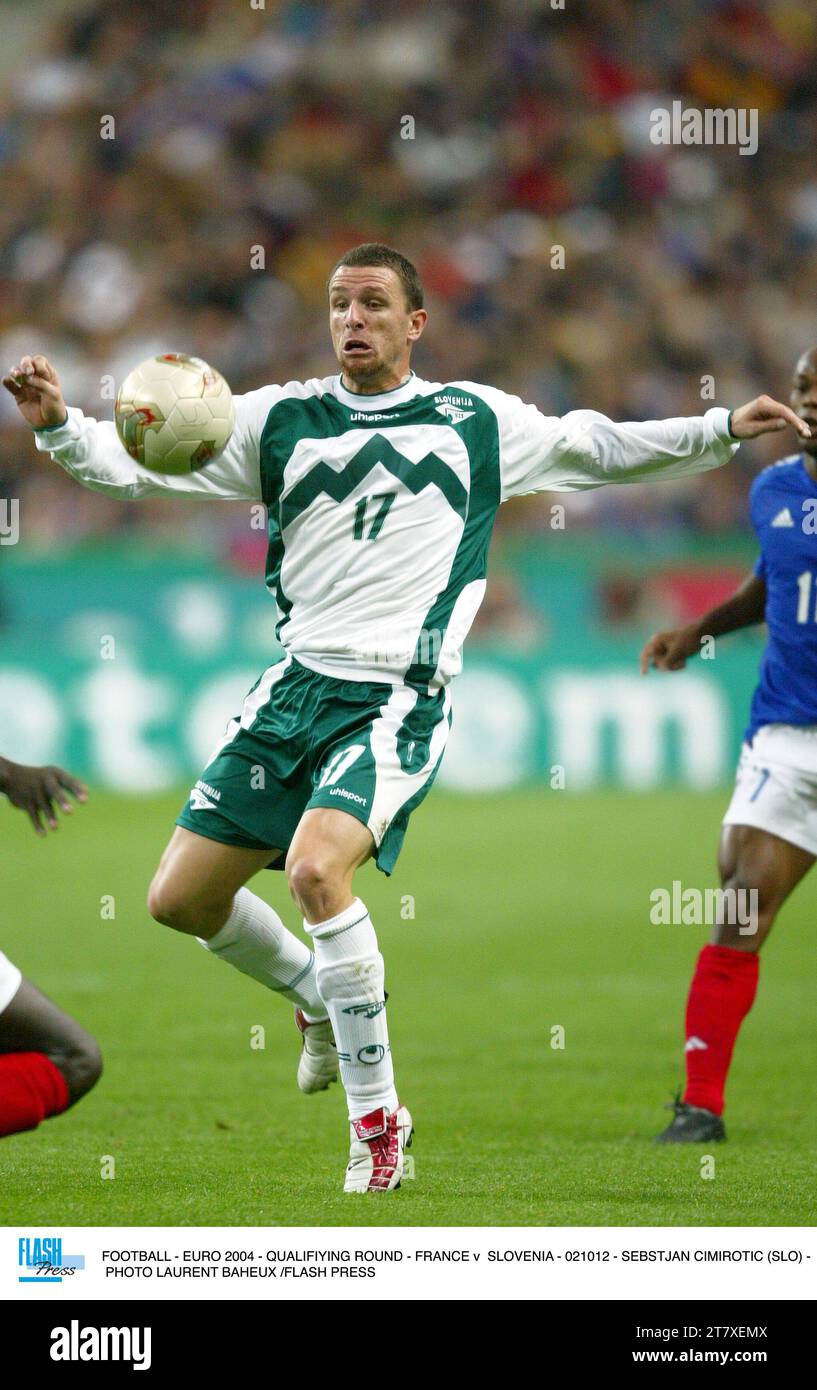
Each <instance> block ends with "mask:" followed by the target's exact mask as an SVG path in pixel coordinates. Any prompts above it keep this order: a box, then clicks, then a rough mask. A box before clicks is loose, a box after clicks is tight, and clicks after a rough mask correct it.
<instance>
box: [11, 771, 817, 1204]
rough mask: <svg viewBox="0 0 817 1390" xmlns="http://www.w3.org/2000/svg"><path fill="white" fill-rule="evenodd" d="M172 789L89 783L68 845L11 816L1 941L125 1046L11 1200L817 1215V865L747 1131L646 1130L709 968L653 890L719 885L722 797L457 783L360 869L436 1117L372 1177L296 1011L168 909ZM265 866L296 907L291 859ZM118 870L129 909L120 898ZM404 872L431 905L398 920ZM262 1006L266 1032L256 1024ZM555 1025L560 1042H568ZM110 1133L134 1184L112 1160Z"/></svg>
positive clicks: (792, 926) (746, 1081) (289, 908)
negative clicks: (372, 1185)
mask: <svg viewBox="0 0 817 1390" xmlns="http://www.w3.org/2000/svg"><path fill="white" fill-rule="evenodd" d="M179 804H180V797H178V796H162V797H153V798H149V799H147V800H145V799H139V800H135V799H128V798H125V797H118V796H114V795H108V794H103V793H100V792H96V793H94V795H93V798H92V800H91V801H90V802H89V804H88V805H87V806H86V807H84V808H82V809H80V810H78V811H77V813H76V814H75V816H74V817H73V819H72V820H71V821H68V822H67V823H64V824H63V826H62V828H61V829H60V831H59V832H58V833H57V834H56V835H54V836H50V837H49V839H48V840H47V841H45V842H40V841H38V840H37V839H36V838H35V837H34V835H33V833H32V832H31V830H30V828H29V827H28V825H27V822H26V821H25V819H24V818H23V817H22V816H21V815H20V814H19V813H18V812H14V811H12V810H11V809H10V808H8V807H3V808H2V809H1V810H0V828H1V831H2V836H3V845H4V849H5V851H6V853H5V855H4V859H5V865H6V873H5V883H4V887H5V911H4V924H3V930H2V939H1V940H0V945H2V947H3V949H4V950H5V951H6V953H7V954H8V955H9V956H10V957H11V958H12V959H13V960H16V961H17V963H18V964H19V965H20V966H21V967H22V969H23V970H24V972H25V973H26V974H27V975H29V976H30V978H32V979H33V980H34V981H35V982H36V983H37V984H39V986H40V987H41V988H42V989H44V990H45V991H46V993H48V994H50V995H52V996H53V997H54V998H55V999H56V1000H57V1001H58V1002H59V1003H60V1004H61V1005H62V1006H63V1007H64V1008H66V1009H68V1010H69V1011H70V1012H72V1013H73V1014H74V1015H75V1016H76V1017H77V1018H79V1019H80V1020H81V1021H82V1022H83V1023H84V1024H85V1025H86V1026H87V1027H88V1028H90V1029H91V1031H93V1032H94V1033H95V1034H96V1036H97V1037H98V1038H99V1040H100V1042H101V1044H102V1048H103V1052H104V1055H105V1062H106V1071H105V1075H104V1076H103V1078H102V1081H101V1082H100V1084H99V1086H98V1087H97V1089H96V1090H95V1091H94V1092H93V1093H92V1094H91V1095H90V1096H88V1097H87V1098H86V1099H85V1100H84V1101H82V1102H81V1103H80V1104H79V1105H78V1106H77V1107H76V1108H75V1109H74V1110H72V1111H71V1112H70V1113H69V1114H67V1115H65V1116H63V1117H61V1118H58V1119H55V1120H51V1121H48V1122H47V1123H46V1124H44V1125H43V1126H41V1127H40V1129H39V1130H37V1131H36V1132H34V1133H31V1134H26V1135H19V1136H14V1137H12V1138H7V1139H4V1140H2V1142H0V1222H2V1223H5V1224H19V1225H28V1226H53V1225H112V1226H127V1225H215V1226H218V1225H261V1226H268V1225H273V1226H278V1225H296V1226H297V1225H304V1226H310V1225H315V1226H332V1225H349V1224H354V1225H372V1226H387V1225H399V1226H404V1225H418V1226H424V1225H429V1226H435V1225H450V1226H457V1225H518V1226H526V1225H530V1226H547V1225H554V1226H565V1225H566V1226H570V1225H625V1226H626V1225H633V1226H637V1225H658V1226H661V1225H691V1226H695V1225H747V1226H752V1225H781V1226H787V1225H792V1226H797V1225H811V1224H814V1204H813V1194H812V1169H813V1153H814V1150H815V1146H817V1116H815V1113H814V1109H813V1107H812V1106H811V1105H810V1104H809V1103H808V1092H809V1089H810V1081H811V1077H812V1072H813V1067H814V1060H815V1058H814V1028H813V1007H812V1000H811V996H812V992H813V990H812V980H811V961H812V956H813V943H812V939H811V932H812V930H813V928H812V924H811V922H810V917H811V911H810V907H811V903H812V902H813V893H814V888H813V886H812V884H811V883H810V882H809V880H808V879H807V880H806V881H805V883H804V884H803V885H801V887H800V888H799V889H798V891H797V893H796V894H795V896H794V898H793V899H792V901H791V902H790V904H789V905H788V906H787V907H786V908H785V909H784V913H783V915H782V920H781V921H780V922H779V923H778V925H777V927H776V929H775V932H774V933H773V936H772V939H771V941H770V942H769V943H768V945H767V947H766V949H765V951H764V961H763V965H762V968H761V985H760V991H759V994H758V1001H757V1004H756V1006H755V1009H754V1010H753V1012H752V1014H751V1015H750V1016H749V1018H748V1019H747V1020H746V1023H745V1024H744V1028H743V1030H742V1035H741V1038H740V1040H739V1043H738V1048H737V1053H736V1060H735V1064H734V1066H733V1076H732V1081H731V1084H730V1088H729V1092H728V1101H729V1104H728V1108H727V1115H726V1121H727V1130H728V1133H729V1142H728V1143H727V1144H725V1145H720V1146H718V1145H716V1146H713V1147H712V1149H711V1150H703V1149H702V1148H701V1147H699V1146H696V1147H692V1148H669V1149H663V1148H657V1147H655V1146H654V1145H652V1144H651V1142H650V1141H651V1139H652V1137H653V1135H654V1134H655V1133H656V1132H657V1131H658V1129H660V1128H663V1126H664V1124H665V1123H667V1120H668V1115H667V1114H666V1113H665V1112H664V1111H663V1110H662V1105H663V1103H664V1102H666V1101H667V1100H668V1099H669V1098H670V1096H671V1093H672V1091H673V1089H674V1087H675V1085H676V1084H677V1082H678V1081H679V1080H680V1077H681V1075H682V1058H681V1041H682V1021H683V1009H684V1001H685V996H686V990H687V986H688V983H689V977H690V973H691V970H692V966H693V962H694V958H695V955H696V953H697V951H698V949H699V946H700V945H701V944H702V942H703V941H704V940H705V939H706V937H707V934H708V933H707V931H706V929H705V928H698V927H682V926H675V927H657V926H653V925H651V924H650V921H649V908H650V901H649V894H650V892H651V891H652V889H653V888H656V887H670V886H671V884H672V881H673V879H676V878H677V879H680V880H681V881H682V883H683V884H684V886H685V887H686V886H694V887H701V888H703V887H707V886H709V887H711V886H714V885H715V883H716V879H715V876H714V859H715V848H716V841H717V834H718V826H719V820H720V816H721V814H722V811H723V807H724V805H725V795H724V794H697V793H690V792H682V791H665V792H660V793H656V794H649V795H632V796H627V795H621V794H618V793H615V792H601V793H593V794H590V795H585V796H575V797H573V796H570V795H568V794H567V793H564V792H552V791H548V790H542V791H539V790H530V791H523V792H514V793H509V794H502V795H493V796H481V797H479V798H461V797H456V796H453V795H451V794H447V793H443V792H437V793H435V794H434V795H433V796H432V797H431V799H430V800H429V802H428V803H427V804H426V805H425V806H424V807H423V808H422V809H421V810H420V811H419V813H418V814H417V815H416V816H415V817H414V819H413V822H412V825H411V828H410V830H409V834H408V837H407V841H406V847H405V850H404V852H403V855H402V857H401V859H400V861H399V863H398V866H397V870H396V872H395V875H394V877H393V878H392V879H391V880H387V879H386V878H385V877H384V876H383V875H381V874H379V873H377V871H376V870H375V869H374V868H373V867H372V866H367V867H366V869H364V871H363V872H362V874H361V875H360V881H359V884H358V891H359V892H360V894H361V896H362V897H363V898H364V900H365V901H366V903H367V904H368V906H369V907H370V910H371V912H372V915H373V919H374V922H375V925H376V928H377V930H378V934H379V938H380V943H381V948H382V949H383V952H384V955H385V958H386V970H387V987H388V989H389V992H390V1001H389V1019H390V1029H391V1035H392V1044H393V1049H394V1055H395V1066H396V1074H397V1082H398V1088H399V1091H400V1095H401V1099H404V1100H405V1101H406V1103H407V1104H408V1105H409V1107H410V1109H411V1110H412V1113H413V1115H414V1118H415V1123H416V1126H417V1136H416V1140H415V1145H414V1148H413V1153H414V1155H415V1160H416V1172H417V1177H416V1181H414V1182H406V1183H404V1184H403V1187H402V1189H401V1190H400V1192H398V1193H396V1194H394V1196H389V1197H372V1198H357V1197H347V1196H345V1195H344V1194H343V1193H342V1191H341V1187H342V1180H343V1170H344V1165H345V1161H346V1153H347V1138H346V1126H345V1111H344V1105H343V1097H342V1094H341V1092H340V1088H339V1087H332V1089H331V1091H330V1092H328V1093H325V1094H321V1095H317V1096H311V1097H304V1096H301V1095H300V1093H299V1092H298V1090H297V1089H296V1086H295V1068H296V1065H297V1058H298V1051H299V1038H298V1035H297V1033H296V1031H295V1028H294V1025H293V1022H292V1016H291V1009H290V1008H289V1006H287V1005H285V1004H283V1003H282V1001H281V1000H280V999H278V998H276V997H274V996H273V995H271V994H269V993H267V992H266V991H264V990H263V989H262V988H261V987H260V986H259V985H257V984H255V983H254V982H253V981H251V980H248V979H246V978H245V977H243V976H240V975H238V974H237V973H235V972H234V971H231V970H229V969H228V968H226V967H225V966H223V965H222V964H221V963H219V962H217V961H214V960H212V959H210V958H208V956H207V955H206V954H205V952H204V951H203V950H202V949H201V948H200V947H199V946H197V945H196V943H195V942H194V941H192V940H190V939H187V938H184V937H181V936H178V935H177V934H175V933H173V932H171V931H168V930H167V929H165V928H162V927H159V926H157V925H155V924H154V923H152V922H151V921H150V919H149V917H148V915H147V911H146V909H145V906H144V900H145V891H146V887H147V883H148V881H149V878H150V876H151V873H152V871H153V867H154V864H155V862H156V860H157V859H158V856H159V854H160V852H161V849H162V848H163V845H164V843H165V841H166V839H167V838H168V836H169V833H170V830H171V828H172V823H173V819H174V817H175V814H176V811H177V809H178V806H179ZM253 888H254V890H255V891H260V892H261V893H262V894H263V895H264V896H267V897H268V898H269V899H270V901H272V902H273V903H274V905H275V906H276V907H277V908H278V910H279V911H280V912H281V914H282V916H283V917H284V920H285V921H286V922H287V924H288V925H289V926H290V927H291V928H292V929H295V930H297V928H298V918H297V913H296V911H295V909H294V907H293V905H292V903H291V901H290V899H289V897H288V894H287V891H286V886H285V883H284V880H283V877H282V876H281V875H279V874H272V873H268V874H262V875H259V876H258V878H256V879H255V880H254V882H253ZM105 894H113V896H114V899H115V909H116V917H115V920H113V921H109V920H104V919H103V918H101V916H100V900H101V898H102V896H103V895H105ZM408 894H410V895H412V897H413V900H414V912H415V916H414V919H413V920H411V919H408V920H407V919H404V918H403V917H401V909H403V910H405V904H404V895H408ZM257 1024H263V1026H264V1028H265V1030H266V1039H265V1041H266V1046H265V1048H264V1049H263V1050H253V1049H252V1048H251V1047H250V1036H251V1029H252V1027H253V1026H254V1025H257ZM557 1025H558V1026H561V1027H562V1028H564V1030H565V1046H564V1048H563V1049H554V1048H552V1047H551V1037H552V1034H551V1030H552V1028H554V1027H555V1026H557ZM806 1080H807V1081H808V1083H809V1085H804V1081H806ZM704 1152H712V1153H714V1156H715V1177H714V1179H713V1180H706V1179H703V1178H702V1177H701V1168H700V1160H701V1155H702V1153H704ZM103 1155H113V1157H114V1158H115V1160H116V1177H115V1179H113V1180H107V1181H106V1180H103V1179H102V1178H101V1177H100V1165H101V1160H102V1157H103Z"/></svg>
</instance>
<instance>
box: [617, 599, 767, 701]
mask: <svg viewBox="0 0 817 1390" xmlns="http://www.w3.org/2000/svg"><path fill="white" fill-rule="evenodd" d="M765 610H766V584H765V581H764V580H763V579H761V578H760V577H759V576H758V575H756V574H750V575H749V577H748V579H745V580H744V581H743V583H742V584H741V586H740V588H739V589H738V590H737V592H736V593H734V594H733V595H732V597H731V598H728V599H727V600H726V602H725V603H719V604H718V605H717V607H716V608H710V610H709V612H708V613H704V615H703V617H702V618H698V620H697V621H696V622H694V623H687V624H686V626H685V627H675V628H669V629H668V630H667V631H666V632H656V633H653V636H652V637H651V638H650V640H649V641H648V642H646V643H645V645H644V647H643V649H642V652H641V674H642V676H646V674H647V672H648V671H649V669H650V667H651V666H654V667H655V669H656V671H680V670H682V669H683V667H684V666H686V663H687V661H688V659H689V657H691V656H696V655H697V654H698V653H699V652H700V650H701V643H702V642H703V641H704V639H705V638H706V637H722V636H723V635H724V634H725V633H727V632H737V631H738V629H739V628H742V627H752V626H754V624H755V623H762V621H763V617H764V613H765Z"/></svg>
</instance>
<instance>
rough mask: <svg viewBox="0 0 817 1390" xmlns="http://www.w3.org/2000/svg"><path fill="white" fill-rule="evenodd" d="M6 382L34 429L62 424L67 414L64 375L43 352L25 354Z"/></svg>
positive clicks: (7, 376)
mask: <svg viewBox="0 0 817 1390" xmlns="http://www.w3.org/2000/svg"><path fill="white" fill-rule="evenodd" d="M3 385H4V386H5V388H6V390H7V391H10V392H11V394H12V396H13V397H14V399H15V401H16V402H17V408H18V410H19V411H20V414H21V415H22V416H23V417H24V419H26V420H27V421H28V423H29V424H30V425H31V428H32V429H35V430H41V429H44V428H45V427H46V426H50V425H61V424H62V423H63V421H64V420H65V419H66V418H67V415H68V411H67V409H66V405H65V401H64V399H63V395H62V387H61V386H60V379H59V377H58V376H57V373H56V371H55V370H54V368H53V367H52V365H51V363H50V362H49V360H48V358H47V357H43V356H42V354H40V353H38V354H37V355H36V356H34V357H22V358H21V359H20V361H19V362H18V363H17V366H16V367H10V368H9V370H8V374H7V375H6V376H4V377H3Z"/></svg>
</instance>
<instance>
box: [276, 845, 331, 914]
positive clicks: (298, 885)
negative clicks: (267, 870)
mask: <svg viewBox="0 0 817 1390" xmlns="http://www.w3.org/2000/svg"><path fill="white" fill-rule="evenodd" d="M286 874H287V883H288V884H289V891H290V893H291V894H292V896H293V898H294V899H295V901H296V903H298V905H299V907H301V909H302V910H304V911H307V912H309V914H310V915H311V916H315V915H317V916H318V917H320V916H322V915H323V914H324V910H325V909H326V905H327V904H328V903H330V902H331V900H332V899H333V897H334V895H335V894H336V892H337V889H338V885H339V882H340V876H339V874H338V873H337V868H336V865H335V864H334V862H333V861H332V859H331V858H330V857H329V856H327V855H323V854H321V853H320V852H317V851H313V852H312V853H305V854H299V855H298V856H297V857H296V858H295V859H293V860H292V862H291V863H288V864H287V868H286ZM329 915H331V914H329Z"/></svg>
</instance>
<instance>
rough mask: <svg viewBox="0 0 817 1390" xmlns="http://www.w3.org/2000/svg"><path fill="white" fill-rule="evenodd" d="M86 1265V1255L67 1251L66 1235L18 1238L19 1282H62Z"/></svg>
mask: <svg viewBox="0 0 817 1390" xmlns="http://www.w3.org/2000/svg"><path fill="white" fill-rule="evenodd" d="M84 1268H85V1256H84V1255H66V1254H65V1253H64V1251H63V1248H62V1236H20V1237H19V1239H18V1241H17V1282H18V1284H61V1283H62V1282H63V1280H64V1279H70V1278H72V1277H73V1276H74V1275H75V1274H76V1273H77V1270H80V1269H84Z"/></svg>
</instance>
